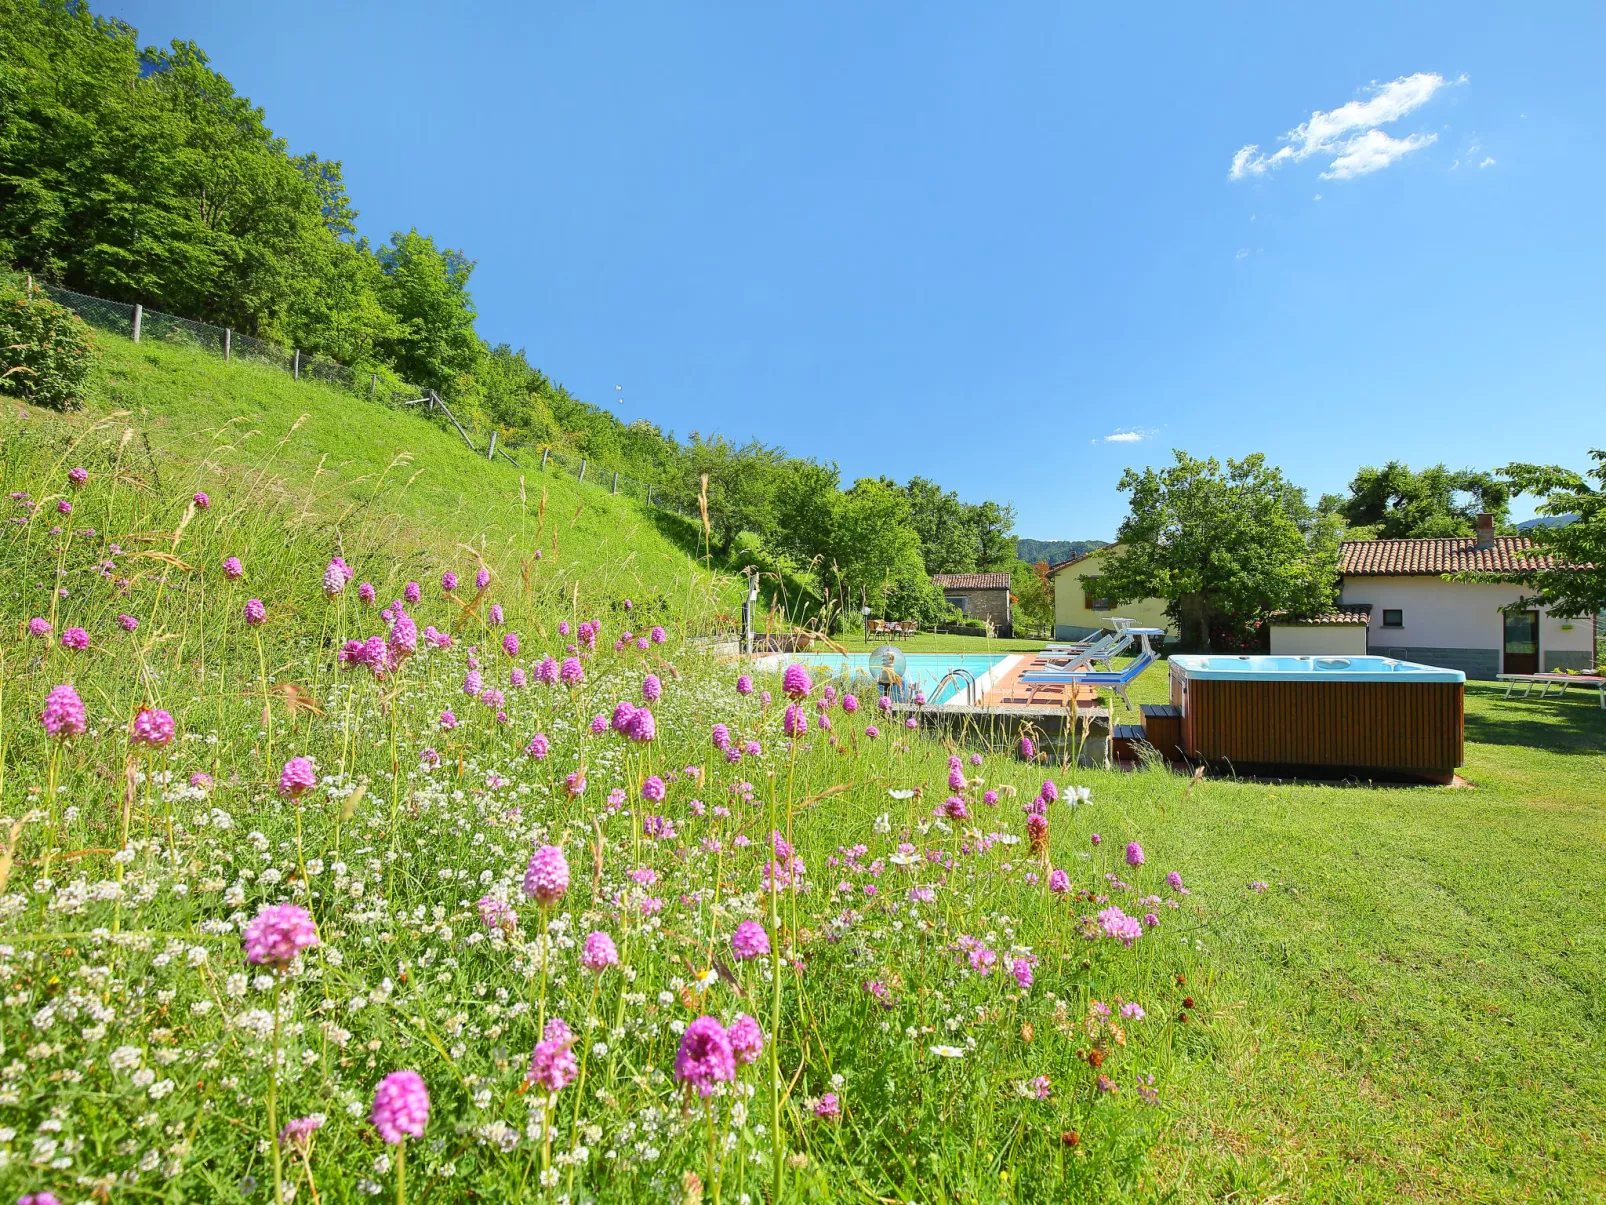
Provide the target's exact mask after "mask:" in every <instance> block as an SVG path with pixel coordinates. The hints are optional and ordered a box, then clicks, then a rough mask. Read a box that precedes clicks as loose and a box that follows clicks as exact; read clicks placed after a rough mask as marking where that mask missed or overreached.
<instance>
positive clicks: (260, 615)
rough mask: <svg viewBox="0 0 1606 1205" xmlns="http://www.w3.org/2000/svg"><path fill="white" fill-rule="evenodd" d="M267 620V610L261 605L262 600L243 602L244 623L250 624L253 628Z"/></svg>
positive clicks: (251, 599)
mask: <svg viewBox="0 0 1606 1205" xmlns="http://www.w3.org/2000/svg"><path fill="white" fill-rule="evenodd" d="M267 619H268V609H267V608H266V607H265V606H263V605H262V600H261V599H260V598H248V599H246V600H245V622H246V623H248V624H250V625H251V626H252V627H253V628H254V627H256V626H257V625H259V624H263V623H266V622H267Z"/></svg>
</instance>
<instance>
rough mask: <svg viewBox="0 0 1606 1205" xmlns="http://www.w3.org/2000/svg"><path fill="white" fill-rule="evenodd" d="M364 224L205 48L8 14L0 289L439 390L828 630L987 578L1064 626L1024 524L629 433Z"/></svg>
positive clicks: (964, 505) (699, 440)
mask: <svg viewBox="0 0 1606 1205" xmlns="http://www.w3.org/2000/svg"><path fill="white" fill-rule="evenodd" d="M358 217H359V213H358V210H357V208H356V205H355V203H354V200H353V198H352V197H351V196H350V195H349V194H348V192H347V190H346V185H345V181H344V178H343V174H342V169H341V162H340V160H339V159H332V158H325V157H322V156H320V155H319V154H316V153H313V152H310V151H292V149H291V148H290V146H289V145H288V143H287V142H286V140H285V139H284V138H282V137H280V136H278V135H276V134H275V133H274V132H273V130H272V128H271V127H270V126H269V124H268V120H267V116H266V114H265V113H264V111H263V110H262V109H261V108H259V107H257V106H255V105H253V104H252V103H251V101H250V99H249V98H247V97H244V96H241V95H239V94H238V93H237V92H236V90H235V89H234V87H233V86H232V85H231V84H230V83H229V81H228V79H227V78H226V77H225V76H224V75H223V73H222V72H221V71H219V70H218V69H217V67H216V66H214V64H213V63H212V62H211V61H210V60H209V59H208V58H207V56H206V54H205V53H204V52H203V50H202V49H201V48H200V47H199V46H197V45H195V44H194V43H193V42H188V41H180V40H175V41H174V42H173V43H172V44H171V45H170V46H168V47H167V48H165V49H163V48H159V47H141V46H140V44H139V41H138V32H137V31H136V30H135V29H134V28H132V27H131V26H129V25H128V24H126V23H124V22H122V21H119V20H116V19H114V18H109V17H104V16H99V15H96V14H95V13H94V12H92V11H91V9H90V8H89V6H88V5H87V4H86V3H84V2H83V0H44V2H43V3H41V2H40V0H0V266H5V265H10V266H11V267H13V268H15V269H16V270H17V271H19V272H25V273H29V274H31V275H32V276H34V277H35V278H36V279H39V280H43V281H48V282H51V283H57V284H61V285H63V286H65V287H67V288H70V289H74V290H77V291H80V292H84V293H88V294H92V295H94V296H99V297H105V298H109V299H112V300H117V301H123V302H128V303H133V302H139V303H141V304H143V305H144V306H146V307H147V308H148V309H152V310H158V311H164V312H167V313H172V314H176V315H180V316H183V317H187V318H194V319H198V320H201V321H205V322H211V323H215V324H218V325H222V326H228V327H231V328H233V329H235V330H237V331H241V332H244V333H246V334H250V335H254V336H257V337H259V338H264V339H268V340H271V341H275V342H278V343H280V344H282V345H284V346H286V347H290V346H293V347H297V348H300V349H301V350H302V351H303V352H305V353H309V354H311V355H316V356H322V357H327V358H330V359H333V360H337V361H339V362H340V363H342V364H345V365H348V366H350V367H352V368H355V369H357V370H358V371H359V372H360V373H362V374H368V373H375V374H379V375H380V376H381V377H382V378H384V379H386V380H398V381H406V382H409V383H411V384H413V385H417V386H423V387H427V388H430V389H434V390H436V391H437V392H439V393H440V394H441V395H442V396H444V397H446V398H447V399H448V400H449V401H450V403H451V405H452V408H453V409H454V410H455V411H456V412H457V413H458V415H459V417H461V418H462V419H464V420H465V421H466V422H469V423H471V424H472V425H473V426H474V427H475V428H477V429H478V430H480V431H490V430H494V431H496V432H498V433H499V434H500V436H501V437H502V439H503V441H504V442H507V441H515V442H526V443H537V444H550V445H552V446H555V447H558V448H561V449H564V450H568V451H572V452H574V453H577V454H579V455H582V456H585V457H588V458H590V459H591V460H592V461H594V462H596V463H598V464H600V465H604V466H606V467H608V468H610V469H617V470H619V471H621V472H624V473H626V474H628V475H630V476H633V477H636V478H639V479H641V480H644V481H649V482H652V483H654V485H655V487H656V491H657V494H658V496H659V497H661V498H663V499H665V500H666V501H673V502H674V503H676V504H678V505H679V506H680V507H681V508H682V509H684V510H687V511H692V512H695V511H697V510H698V508H699V503H700V502H701V503H703V504H705V505H706V507H707V514H708V524H707V528H706V540H705V545H706V546H705V548H704V549H703V551H704V552H705V554H706V555H709V556H711V557H718V558H720V559H721V560H722V562H724V563H726V564H731V565H732V566H733V567H737V568H740V567H744V566H746V565H756V566H758V567H759V568H761V569H763V570H764V571H766V572H767V573H770V574H773V575H774V577H775V580H777V581H784V582H787V583H790V584H791V585H792V586H794V587H796V588H798V589H800V590H801V591H802V595H803V597H802V598H801V599H800V600H799V601H800V602H801V603H802V607H801V611H800V613H808V614H812V615H813V616H814V617H815V619H816V620H817V619H818V617H819V616H820V615H821V614H822V613H823V614H824V615H825V616H827V618H828V619H830V618H832V617H836V616H840V615H841V614H842V613H844V612H848V613H853V614H855V615H856V614H857V612H858V610H859V608H860V607H861V606H864V605H868V606H870V607H871V608H872V610H873V611H874V613H876V614H878V615H887V616H889V617H892V618H904V619H908V618H913V619H919V620H922V621H925V622H933V621H938V620H943V619H951V618H956V616H955V615H954V614H953V612H952V611H951V609H950V608H948V607H947V605H946V604H945V603H944V602H943V600H942V596H941V592H940V591H938V590H937V589H936V588H935V587H933V586H932V585H931V583H930V581H929V580H928V579H929V575H930V574H932V573H952V572H968V571H977V570H1008V571H1010V572H1011V573H1012V574H1013V576H1014V579H1015V582H1016V594H1017V603H1018V607H1019V608H1020V610H1021V611H1022V612H1023V613H1024V614H1025V615H1026V616H1027V617H1028V618H1031V619H1036V620H1038V621H1041V622H1047V621H1050V620H1051V617H1052V602H1051V599H1050V596H1049V594H1048V583H1047V579H1046V578H1045V577H1044V576H1043V575H1042V573H1041V572H1040V571H1038V569H1037V567H1035V566H1031V565H1028V564H1026V563H1024V562H1022V561H1020V560H1018V559H1017V557H1016V550H1015V541H1014V537H1013V527H1014V512H1013V510H1012V509H1011V508H1010V507H1009V506H1007V505H1005V504H1002V503H999V502H995V501H990V500H983V501H981V502H969V501H964V500H961V499H960V498H959V497H958V496H957V495H956V494H955V493H954V492H953V491H950V490H945V489H943V488H942V487H941V486H940V485H939V484H937V483H936V482H933V481H929V480H926V479H923V478H920V477H915V478H912V479H911V480H909V481H907V482H903V483H899V482H895V481H892V480H890V479H888V478H885V477H876V478H865V479H861V480H857V481H851V482H850V481H844V480H843V478H842V474H841V472H840V470H839V469H838V468H837V466H836V465H835V464H834V463H820V462H818V461H816V460H812V459H806V458H799V457H794V456H790V455H788V454H787V453H786V452H785V451H784V450H782V449H780V448H777V447H774V446H771V445H768V444H765V443H762V442H760V441H758V440H756V439H755V440H749V441H747V442H736V441H733V440H731V439H728V438H727V437H725V436H723V435H711V436H703V435H700V434H698V433H696V432H693V433H692V434H691V435H690V436H689V437H688V438H687V439H685V440H678V439H676V438H675V437H674V435H673V434H672V433H670V432H666V431H664V430H662V429H660V428H659V427H658V426H656V425H654V424H653V423H651V422H648V421H646V420H639V421H637V422H634V423H629V424H626V423H622V422H620V421H619V420H618V419H617V418H615V417H614V416H613V415H612V414H609V413H607V412H606V411H604V410H602V409H601V408H599V407H597V406H594V405H591V404H589V403H587V402H585V401H583V400H581V399H580V398H577V397H575V396H574V395H573V394H571V393H570V392H569V391H568V390H567V389H566V388H564V386H563V385H562V384H561V383H559V382H557V381H555V380H554V379H553V378H552V377H550V376H549V375H547V373H546V372H544V371H543V370H542V369H541V368H538V367H536V366H535V365H533V364H532V363H531V362H530V360H529V358H528V356H527V355H526V353H525V351H524V349H522V348H514V347H512V346H509V345H507V344H496V345H492V344H489V343H487V342H486V341H485V340H484V339H482V338H481V337H480V336H479V334H478V332H477V330H476V326H475V322H476V318H477V316H478V315H477V311H476V309H475V304H474V299H473V294H472V291H471V287H470V286H471V283H472V279H473V274H474V268H475V261H474V260H473V259H472V258H471V257H470V256H469V255H468V254H467V253H466V252H465V251H463V250H459V249H454V248H451V247H447V246H443V245H441V244H440V243H438V242H437V241H436V239H434V238H433V237H431V236H430V235H429V234H428V233H425V232H421V231H419V230H417V229H409V230H398V231H394V232H392V233H390V235H389V236H388V238H385V239H384V240H383V241H377V240H370V238H369V237H368V236H367V235H365V234H362V233H360V232H359V229H358Z"/></svg>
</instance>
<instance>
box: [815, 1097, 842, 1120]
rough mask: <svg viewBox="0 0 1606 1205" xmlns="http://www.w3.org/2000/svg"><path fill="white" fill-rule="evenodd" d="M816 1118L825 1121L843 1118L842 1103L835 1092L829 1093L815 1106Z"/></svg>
mask: <svg viewBox="0 0 1606 1205" xmlns="http://www.w3.org/2000/svg"><path fill="white" fill-rule="evenodd" d="M814 1116H816V1117H818V1118H820V1119H822V1120H824V1121H835V1120H836V1119H837V1118H838V1117H841V1116H842V1102H841V1101H839V1100H838V1099H837V1096H836V1093H835V1092H827V1093H826V1094H825V1095H824V1096H822V1097H820V1099H819V1100H818V1101H816V1102H815V1104H814Z"/></svg>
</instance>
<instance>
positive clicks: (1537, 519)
mask: <svg viewBox="0 0 1606 1205" xmlns="http://www.w3.org/2000/svg"><path fill="white" fill-rule="evenodd" d="M1577 519H1578V516H1577V515H1535V516H1534V517H1533V518H1531V519H1524V520H1523V521H1522V522H1521V523H1518V524H1517V530H1518V531H1532V530H1533V529H1534V528H1535V527H1566V526H1567V524H1569V523H1573V522H1576V521H1577Z"/></svg>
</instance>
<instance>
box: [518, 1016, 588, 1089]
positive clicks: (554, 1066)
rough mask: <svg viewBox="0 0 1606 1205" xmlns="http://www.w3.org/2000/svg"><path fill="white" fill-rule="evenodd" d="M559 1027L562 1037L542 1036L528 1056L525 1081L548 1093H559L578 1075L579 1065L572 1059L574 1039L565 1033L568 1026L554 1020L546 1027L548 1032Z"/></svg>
mask: <svg viewBox="0 0 1606 1205" xmlns="http://www.w3.org/2000/svg"><path fill="white" fill-rule="evenodd" d="M559 1026H561V1028H562V1031H563V1033H564V1036H561V1037H560V1036H556V1035H554V1036H552V1037H546V1036H543V1037H542V1039H541V1041H539V1042H537V1043H536V1044H535V1052H534V1053H533V1054H531V1056H530V1070H529V1071H528V1072H527V1073H526V1075H525V1077H524V1078H525V1079H527V1080H529V1081H530V1082H531V1083H532V1084H540V1085H541V1087H543V1088H545V1089H546V1090H547V1091H548V1092H561V1091H562V1090H563V1089H564V1088H566V1087H568V1086H569V1085H570V1084H572V1083H573V1082H574V1080H575V1077H576V1076H578V1075H579V1074H580V1063H579V1060H577V1059H576V1058H575V1057H574V1049H573V1047H574V1043H575V1038H574V1035H573V1034H569V1033H567V1030H568V1028H569V1027H568V1026H567V1025H564V1024H563V1023H562V1022H561V1021H558V1020H557V1019H556V1018H554V1019H553V1022H552V1023H551V1024H549V1025H548V1026H547V1029H548V1031H549V1032H550V1031H552V1030H554V1029H555V1028H556V1027H559Z"/></svg>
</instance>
